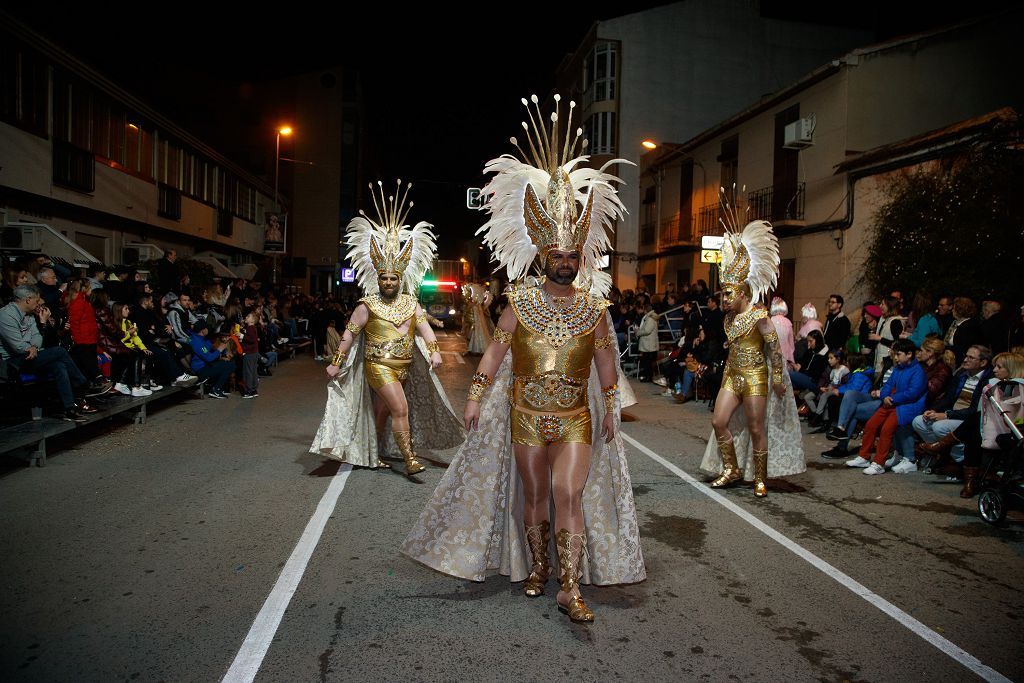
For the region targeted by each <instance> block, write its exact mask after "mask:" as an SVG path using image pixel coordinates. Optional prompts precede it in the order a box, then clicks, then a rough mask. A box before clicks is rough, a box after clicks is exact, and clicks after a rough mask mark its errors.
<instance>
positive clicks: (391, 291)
mask: <svg viewBox="0 0 1024 683" xmlns="http://www.w3.org/2000/svg"><path fill="white" fill-rule="evenodd" d="M399 283H400V280H399V279H398V274H397V273H381V274H380V275H378V276H377V287H378V288H379V289H380V295H381V296H382V297H384V298H385V299H394V298H395V297H396V296H398V285H399Z"/></svg>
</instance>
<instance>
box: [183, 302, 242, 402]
mask: <svg viewBox="0 0 1024 683" xmlns="http://www.w3.org/2000/svg"><path fill="white" fill-rule="evenodd" d="M209 333H210V326H209V325H208V324H207V322H206V321H205V320H203V319H202V318H200V319H199V320H197V321H196V322H195V323H194V324H193V326H192V330H191V331H190V332H189V337H190V339H191V346H192V372H193V374H195V375H198V376H199V379H200V380H201V381H207V380H209V381H210V383H211V384H210V392H209V394H208V395H209V396H210V398H227V397H228V394H227V393H226V392H225V391H224V386H225V385H226V384H227V382H228V379H229V378H230V377H231V373H232V372H233V371H234V369H235V364H234V363H233V362H232V361H231V360H230V359H227V358H225V351H226V349H227V345H226V344H217V343H214V342H212V341H211V340H210V339H209Z"/></svg>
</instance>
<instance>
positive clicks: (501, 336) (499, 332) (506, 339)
mask: <svg viewBox="0 0 1024 683" xmlns="http://www.w3.org/2000/svg"><path fill="white" fill-rule="evenodd" d="M494 341H496V342H498V343H499V344H505V345H506V346H507V345H509V344H511V343H512V333H511V332H506V331H505V330H503V329H501V328H500V327H495V328H494Z"/></svg>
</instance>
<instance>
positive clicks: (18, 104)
mask: <svg viewBox="0 0 1024 683" xmlns="http://www.w3.org/2000/svg"><path fill="white" fill-rule="evenodd" d="M49 88H50V78H49V67H48V66H47V64H46V62H44V61H43V59H42V58H41V57H39V56H38V55H36V54H33V53H31V52H28V51H27V50H26V49H25V48H23V47H22V46H20V45H18V44H17V43H7V44H4V45H2V46H0V120H3V121H6V122H7V123H10V124H13V125H15V126H18V127H19V128H21V129H23V130H27V131H28V132H30V133H33V134H35V135H38V136H39V137H43V138H45V137H46V114H47V111H48V108H49V101H50V98H49Z"/></svg>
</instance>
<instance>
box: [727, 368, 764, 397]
mask: <svg viewBox="0 0 1024 683" xmlns="http://www.w3.org/2000/svg"><path fill="white" fill-rule="evenodd" d="M722 390H723V391H731V392H732V393H734V394H736V395H737V396H740V397H746V396H767V395H768V367H767V366H764V365H762V366H761V367H760V368H758V369H756V370H742V371H741V370H739V369H738V368H736V367H733V366H730V365H728V364H726V366H725V372H723V373H722Z"/></svg>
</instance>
